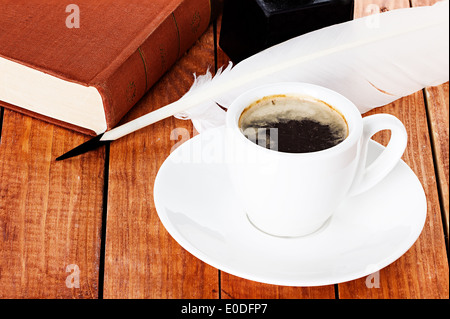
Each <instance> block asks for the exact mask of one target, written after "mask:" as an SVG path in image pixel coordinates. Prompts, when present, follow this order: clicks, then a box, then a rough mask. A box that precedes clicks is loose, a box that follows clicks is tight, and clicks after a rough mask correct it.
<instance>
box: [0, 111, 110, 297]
mask: <svg viewBox="0 0 450 319" xmlns="http://www.w3.org/2000/svg"><path fill="white" fill-rule="evenodd" d="M1 134H2V135H1V144H0V233H1V237H0V298H97V295H98V275H99V273H98V271H99V270H98V267H99V250H100V232H101V216H102V189H103V172H104V151H103V150H98V151H96V152H91V153H89V154H86V155H83V156H80V157H78V158H74V159H71V160H67V161H63V162H55V161H54V159H55V158H56V157H57V156H59V155H61V154H62V153H64V152H65V151H67V150H69V149H71V148H73V147H74V146H76V145H78V144H80V143H82V142H84V141H85V140H86V139H87V137H86V136H83V135H80V134H78V133H74V132H71V131H68V130H65V129H62V128H59V127H56V126H53V125H51V124H47V123H44V122H42V121H40V120H35V119H32V118H30V117H27V116H24V115H21V114H19V113H15V112H12V111H8V110H5V113H4V118H3V128H2V132H1Z"/></svg>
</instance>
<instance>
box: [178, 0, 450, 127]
mask: <svg viewBox="0 0 450 319" xmlns="http://www.w3.org/2000/svg"><path fill="white" fill-rule="evenodd" d="M374 21H376V23H374ZM448 79H449V3H448V0H446V1H441V2H439V3H437V4H435V5H433V6H430V7H417V8H407V9H398V10H393V11H388V12H384V13H380V14H378V15H377V16H375V17H374V16H370V17H366V18H360V19H356V20H353V21H350V22H346V23H342V24H339V25H334V26H331V27H328V28H324V29H321V30H318V31H315V32H311V33H308V34H306V35H303V36H299V37H297V38H293V39H291V40H288V41H286V42H284V43H281V44H279V45H276V46H274V47H271V48H269V49H267V50H265V51H262V52H260V53H258V54H256V55H254V56H251V57H250V58H248V59H246V60H244V61H242V62H240V63H238V64H237V65H235V66H234V67H232V65H231V64H230V65H229V66H228V67H227V68H226V69H225V70H223V71H222V70H220V71H219V72H218V73H217V74H216V76H215V77H212V76H211V74H210V72H209V71H208V72H207V74H206V75H203V76H200V77H198V78H196V81H195V83H194V85H193V86H192V88H191V90H190V91H189V92H188V93H187V94H186V95H185V96H184V97H183V98H182V99H181V100H180V101H179V102H182V101H183V100H185V102H186V105H185V106H184V107H185V109H184V111H183V113H179V114H176V117H178V118H183V119H192V121H193V123H194V126H195V127H196V129H197V130H198V131H199V132H201V131H203V130H205V129H207V128H210V127H214V126H219V125H221V124H223V123H224V119H225V112H224V111H223V110H222V109H221V108H219V107H218V106H217V104H216V102H217V103H219V104H220V105H221V106H223V107H228V106H229V105H230V104H231V102H232V101H233V100H234V99H235V98H236V97H237V96H238V95H239V94H241V93H243V92H245V91H246V90H249V89H251V88H254V87H257V86H259V85H263V84H269V83H274V82H282V81H298V82H307V83H311V84H317V85H321V86H324V87H327V88H329V89H332V90H335V91H337V92H339V93H341V94H342V95H344V96H346V97H347V98H348V99H350V100H351V101H353V102H354V103H355V105H356V106H357V107H358V108H359V110H360V111H361V113H364V112H366V111H368V110H370V109H372V108H375V107H378V106H382V105H385V104H388V103H390V102H392V101H394V100H396V99H398V98H401V97H403V96H407V95H410V94H412V93H414V92H416V91H418V90H421V89H422V88H424V87H427V86H434V85H439V84H442V83H444V82H446V81H448ZM189 104H194V105H189ZM191 106H194V107H192V108H191ZM180 107H181V106H180ZM181 108H183V107H181Z"/></svg>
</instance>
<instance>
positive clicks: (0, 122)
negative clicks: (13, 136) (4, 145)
mask: <svg viewBox="0 0 450 319" xmlns="http://www.w3.org/2000/svg"><path fill="white" fill-rule="evenodd" d="M3 113H5V109H4V108H3V107H1V106H0V144H1V142H2V127H3Z"/></svg>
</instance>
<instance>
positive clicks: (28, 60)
mask: <svg viewBox="0 0 450 319" xmlns="http://www.w3.org/2000/svg"><path fill="white" fill-rule="evenodd" d="M72 3H73V2H72V1H61V0H46V1H36V0H8V1H2V4H1V10H0V103H1V105H2V106H4V107H7V108H11V109H15V110H18V111H22V112H24V113H26V114H29V115H32V116H36V117H40V118H42V119H44V120H47V121H50V122H53V123H55V124H58V125H62V126H66V127H69V128H72V129H74V128H76V129H77V130H79V131H81V132H84V133H87V132H89V133H91V134H98V133H100V131H103V130H106V129H110V128H112V127H114V125H116V124H117V123H118V122H119V120H120V119H121V118H122V117H123V116H124V115H125V113H126V112H128V110H129V109H130V108H131V107H132V106H133V105H134V104H135V103H136V102H137V101H138V100H139V99H140V98H141V97H142V96H143V95H144V94H145V92H146V91H147V90H148V89H149V88H150V87H151V86H152V85H153V84H154V83H155V82H156V81H157V80H158V79H159V78H160V77H161V76H162V75H163V74H164V73H165V72H166V71H167V70H168V69H169V68H170V67H171V66H172V65H173V64H174V63H175V61H176V60H177V59H178V58H179V57H180V56H181V55H183V54H184V52H185V51H186V50H187V49H188V48H189V47H190V46H191V45H192V44H193V43H194V42H195V41H196V40H197V39H198V38H199V37H200V35H201V34H202V33H203V32H204V31H205V30H206V29H207V27H208V25H209V23H210V20H211V11H212V10H211V2H210V0H139V1H138V0H126V1H124V0H114V1H92V0H77V1H76V5H75V6H74V5H73V4H72ZM16 70H17V71H16ZM19 70H20V72H19ZM29 72H31V73H29ZM33 72H34V73H33ZM35 76H36V77H35ZM33 79H35V80H33ZM55 79H57V80H58V81H61V80H62V83H60V82H56V84H53V82H51V81H53V80H55ZM33 81H34V82H33ZM47 81H48V83H47ZM66 82H67V83H66ZM74 84H75V85H76V86H77V87H80V88H84V90H81V91H79V92H81V93H77V94H78V95H77V94H75V93H73V92H74V91H72V86H70V85H74ZM60 85H61V87H64V89H63V88H60ZM87 88H89V89H95V90H94V91H95V93H92V92H94V91H87ZM77 90H78V88H77ZM66 91H67V92H70V93H71V94H72V93H73V94H72V95H70V94H68V95H67V96H68V97H67V99H70V98H71V101H70V102H67V105H65V104H66V103H65V102H64V100H62V99H63V98H65V97H64V94H63V92H66ZM76 92H78V91H76ZM86 92H89V94H91V93H92V96H94V97H92V98H88V97H86V98H85V99H84V94H85V93H86ZM89 94H87V93H86V95H89ZM96 94H97V95H98V98H97V100H98V101H99V102H98V103H97V104H101V107H102V108H103V109H102V111H103V112H104V115H103V118H104V121H105V126H104V127H103V128H99V127H98V126H97V125H94V126H96V129H92V128H89V127H82V126H83V125H79V124H78V122H83V123H84V120H83V116H90V115H89V112H90V108H91V106H90V105H91V104H92V105H94V104H95V103H94V101H95V95H96ZM73 96H77V98H76V99H74V98H73ZM23 97H26V98H23ZM56 97H58V99H56ZM77 99H78V100H79V101H77ZM22 100H24V102H21V101H22ZM61 100H62V101H63V102H64V103H61ZM36 101H37V102H36ZM39 103H40V104H42V105H43V106H42V107H41V106H40V105H36V104H39ZM52 103H53V104H52ZM58 103H59V104H60V105H61V109H58V105H59V104H58ZM44 104H45V105H44ZM63 104H64V105H65V106H64V107H63V106H62V105H63ZM78 104H79V105H83V108H81V109H80V110H79V111H77V112H78V113H85V115H84V114H78V113H76V112H75V111H74V112H75V113H74V115H73V118H80V121H78V122H77V120H74V121H71V120H70V118H69V121H68V120H67V117H68V116H72V115H67V114H72V113H71V111H70V112H68V111H66V110H65V109H64V108H68V109H69V110H70V108H73V105H75V107H76V106H77V105H78ZM92 108H94V106H92ZM58 112H60V113H61V115H58V114H57V115H55V113H58ZM70 122H75V123H70Z"/></svg>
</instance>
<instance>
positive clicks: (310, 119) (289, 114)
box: [239, 95, 348, 153]
mask: <svg viewBox="0 0 450 319" xmlns="http://www.w3.org/2000/svg"><path fill="white" fill-rule="evenodd" d="M239 127H240V129H241V131H242V133H243V134H244V135H245V136H246V137H247V138H248V139H249V140H251V141H252V142H254V143H256V144H258V145H260V146H263V147H266V148H269V149H272V150H277V151H280V152H288V153H307V152H314V151H320V150H323V149H327V148H330V147H333V146H335V145H337V144H339V143H341V142H342V141H343V140H344V139H345V138H346V137H347V136H348V125H347V122H346V120H345V118H344V117H343V116H342V115H341V114H340V113H339V112H338V111H337V110H335V109H334V108H333V107H332V106H330V105H328V104H327V103H325V102H323V101H320V100H317V99H314V98H312V97H309V96H303V95H272V96H267V97H264V98H262V99H260V100H258V101H256V102H254V103H252V104H251V105H249V106H248V107H247V108H246V109H245V110H244V111H243V112H242V114H241V116H240V118H239Z"/></svg>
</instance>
